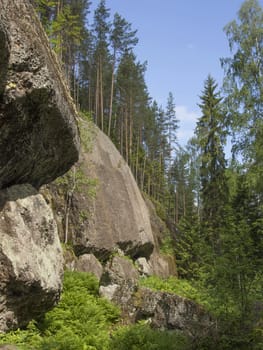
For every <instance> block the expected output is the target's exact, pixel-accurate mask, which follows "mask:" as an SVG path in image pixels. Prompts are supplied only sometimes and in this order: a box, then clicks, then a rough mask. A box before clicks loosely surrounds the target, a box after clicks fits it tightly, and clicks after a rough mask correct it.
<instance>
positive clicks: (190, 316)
mask: <svg viewBox="0 0 263 350" xmlns="http://www.w3.org/2000/svg"><path fill="white" fill-rule="evenodd" d="M133 304H134V305H136V312H135V320H136V321H139V320H149V322H150V323H151V325H152V326H153V327H155V328H159V329H174V330H180V331H183V332H184V333H187V334H188V335H190V336H191V337H194V338H196V337H197V336H204V335H208V334H209V331H210V330H211V328H212V326H213V320H212V318H211V316H210V315H209V313H208V312H207V311H205V310H204V309H203V308H202V307H201V306H199V305H198V304H196V303H195V302H193V301H191V300H189V299H186V298H182V297H180V296H178V295H175V294H172V293H167V292H161V291H154V290H151V289H149V288H140V289H139V290H138V291H137V293H136V295H135V296H134V298H133Z"/></svg>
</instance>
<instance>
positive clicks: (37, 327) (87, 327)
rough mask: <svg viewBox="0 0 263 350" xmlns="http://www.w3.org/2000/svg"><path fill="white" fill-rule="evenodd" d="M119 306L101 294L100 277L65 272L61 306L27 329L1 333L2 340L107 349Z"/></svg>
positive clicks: (64, 349)
mask: <svg viewBox="0 0 263 350" xmlns="http://www.w3.org/2000/svg"><path fill="white" fill-rule="evenodd" d="M118 318H119V311H118V309H117V308H116V307H115V306H113V305H112V304H110V303H109V302H108V301H106V300H105V299H102V298H99V296H98V280H97V279H96V278H95V277H94V276H91V275H89V274H86V273H79V272H78V273H77V272H65V278H64V290H63V294H62V297H61V301H60V303H59V304H58V306H57V307H55V308H54V309H53V310H51V311H50V312H48V313H47V314H46V315H45V318H44V319H43V320H42V321H41V322H39V323H38V324H35V323H31V324H30V325H29V326H28V327H27V329H26V330H18V331H15V332H10V333H8V334H1V335H0V343H1V344H4V343H14V344H18V345H19V346H20V345H21V349H30V348H31V347H32V348H34V349H37V350H38V349H39V350H48V349H52V350H54V349H56V350H82V349H83V350H85V349H86V350H106V349H108V346H109V330H110V328H111V327H112V325H113V324H114V323H116V321H117V320H118Z"/></svg>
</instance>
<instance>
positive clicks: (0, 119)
mask: <svg viewBox="0 0 263 350" xmlns="http://www.w3.org/2000/svg"><path fill="white" fill-rule="evenodd" d="M0 52H1V54H0V154H1V158H0V188H4V187H7V186H10V185H13V184H21V183H30V184H32V185H33V186H34V187H39V186H40V185H41V184H43V183H48V182H50V181H52V180H54V179H55V178H56V177H57V176H59V175H61V174H63V173H65V172H66V171H67V170H68V169H69V168H70V167H71V166H72V164H74V162H76V161H77V159H78V149H79V137H78V129H77V125H76V118H77V113H76V110H75V108H74V105H73V103H72V100H71V98H70V96H69V93H68V89H67V88H66V86H65V83H64V82H63V79H62V74H61V71H60V67H59V64H58V62H57V60H56V57H55V55H54V54H53V52H52V51H51V49H50V46H49V43H48V39H47V37H46V35H45V33H44V30H43V29H42V27H41V24H40V22H39V19H38V17H37V15H36V13H35V12H34V9H33V7H32V5H30V3H29V1H25V0H1V2H0Z"/></svg>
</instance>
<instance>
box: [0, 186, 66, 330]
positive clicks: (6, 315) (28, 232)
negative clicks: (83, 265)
mask: <svg viewBox="0 0 263 350" xmlns="http://www.w3.org/2000/svg"><path fill="white" fill-rule="evenodd" d="M0 266H1V269H0V331H7V330H10V329H14V328H17V327H23V326H25V325H26V324H27V323H28V322H29V321H30V320H31V319H33V318H38V317H40V316H41V315H42V314H43V313H44V312H46V311H47V310H49V309H50V308H51V307H52V306H54V304H55V303H56V302H57V301H58V300H59V296H60V291H61V286H62V276H63V254H62V249H61V246H60V242H59V238H58V233H57V225H56V222H55V220H54V217H53V213H52V211H51V209H50V208H49V206H48V205H47V204H46V202H45V200H44V198H43V197H42V195H40V194H38V193H37V191H36V190H35V189H34V188H33V187H32V186H30V185H15V186H12V187H10V188H8V189H5V190H2V191H1V192H0Z"/></svg>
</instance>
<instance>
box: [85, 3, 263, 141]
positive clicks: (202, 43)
mask: <svg viewBox="0 0 263 350" xmlns="http://www.w3.org/2000/svg"><path fill="white" fill-rule="evenodd" d="M92 2H93V6H97V4H98V3H99V0H96V1H95V0H93V1H92ZM242 3H243V0H106V5H107V7H108V8H110V9H111V13H112V14H114V13H115V12H118V13H119V14H120V15H122V16H123V17H124V18H125V19H126V20H127V21H128V22H130V23H132V27H133V29H137V30H138V34H137V35H138V38H139V43H138V45H137V47H136V49H135V53H136V54H137V58H138V60H139V61H140V62H144V61H147V62H148V66H147V72H146V76H145V78H146V83H147V86H148V90H149V94H150V96H151V97H152V98H153V99H155V100H156V101H157V102H158V104H159V105H162V106H163V107H165V106H166V101H167V97H168V93H169V92H170V91H171V92H172V93H173V95H174V97H175V102H176V106H177V107H176V110H177V118H178V119H179V120H180V130H179V133H178V137H179V142H180V143H181V144H185V142H186V141H187V139H188V138H189V137H191V135H192V134H193V128H194V126H195V122H196V119H197V117H198V116H199V115H200V111H199V108H198V106H197V103H198V102H199V97H198V96H199V95H200V94H201V92H202V90H203V85H204V80H205V79H206V77H207V76H208V74H211V75H212V76H213V77H214V78H215V79H216V81H217V82H218V84H219V86H220V85H221V83H222V77H223V70H222V68H221V66H220V61H219V59H220V57H228V56H230V52H229V48H228V41H227V38H226V35H225V33H224V31H223V27H224V26H225V25H226V24H227V23H228V22H230V21H232V20H234V19H236V18H237V12H238V10H239V8H240V6H241V4H242ZM260 4H261V6H263V0H260Z"/></svg>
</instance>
